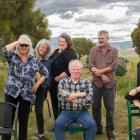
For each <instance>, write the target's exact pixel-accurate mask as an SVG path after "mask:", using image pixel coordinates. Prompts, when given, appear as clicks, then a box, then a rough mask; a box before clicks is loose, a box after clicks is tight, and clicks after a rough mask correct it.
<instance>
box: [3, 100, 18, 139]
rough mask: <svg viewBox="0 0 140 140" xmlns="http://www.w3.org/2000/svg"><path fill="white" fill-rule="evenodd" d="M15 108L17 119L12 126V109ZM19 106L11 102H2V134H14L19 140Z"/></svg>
mask: <svg viewBox="0 0 140 140" xmlns="http://www.w3.org/2000/svg"><path fill="white" fill-rule="evenodd" d="M13 108H15V110H16V111H15V121H14V127H12V109H13ZM17 118H18V109H17V107H16V106H15V105H14V104H12V103H9V102H0V135H13V136H14V140H17Z"/></svg>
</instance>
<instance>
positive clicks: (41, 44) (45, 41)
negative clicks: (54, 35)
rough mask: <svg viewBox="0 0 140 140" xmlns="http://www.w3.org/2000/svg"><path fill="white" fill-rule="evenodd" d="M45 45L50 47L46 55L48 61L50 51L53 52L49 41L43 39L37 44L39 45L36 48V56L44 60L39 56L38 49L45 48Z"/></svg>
mask: <svg viewBox="0 0 140 140" xmlns="http://www.w3.org/2000/svg"><path fill="white" fill-rule="evenodd" d="M43 45H47V46H48V50H47V53H46V55H45V59H47V58H48V54H49V52H50V50H51V47H50V41H49V40H47V39H41V40H40V41H38V43H37V45H36V47H35V54H36V56H37V57H38V58H42V57H41V56H40V55H39V53H38V48H39V47H40V46H43Z"/></svg>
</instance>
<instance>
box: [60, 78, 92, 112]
mask: <svg viewBox="0 0 140 140" xmlns="http://www.w3.org/2000/svg"><path fill="white" fill-rule="evenodd" d="M73 92H85V93H86V96H84V97H78V103H76V102H70V101H68V97H69V95H71V94H72V93H73ZM58 100H59V108H60V109H62V110H69V111H86V110H87V109H88V108H89V105H90V103H91V102H92V100H93V88H92V84H91V82H90V81H89V80H86V79H83V78H80V80H79V82H78V83H73V82H72V80H71V78H70V77H68V78H65V79H63V80H61V81H60V82H59V85H58Z"/></svg>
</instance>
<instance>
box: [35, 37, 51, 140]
mask: <svg viewBox="0 0 140 140" xmlns="http://www.w3.org/2000/svg"><path fill="white" fill-rule="evenodd" d="M49 52H50V41H49V40H46V39H41V40H40V41H39V42H38V43H37V45H36V48H35V55H36V58H38V59H39V60H40V62H41V63H42V64H43V65H44V66H45V67H47V62H48V61H47V59H48V55H49ZM37 75H38V77H40V74H39V73H38V74H37ZM37 79H38V78H37ZM48 79H49V77H48V78H46V79H45V81H44V82H43V83H42V84H41V85H40V86H39V88H38V90H37V92H36V101H35V114H36V121H37V128H38V137H39V139H40V140H47V138H46V137H45V136H44V118H43V102H44V100H45V98H46V95H47V90H48Z"/></svg>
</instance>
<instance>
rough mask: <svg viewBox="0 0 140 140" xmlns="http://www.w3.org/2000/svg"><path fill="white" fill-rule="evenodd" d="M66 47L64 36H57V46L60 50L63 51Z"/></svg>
mask: <svg viewBox="0 0 140 140" xmlns="http://www.w3.org/2000/svg"><path fill="white" fill-rule="evenodd" d="M67 47H68V43H67V41H66V39H65V38H63V37H59V38H58V48H59V50H60V51H64V50H65V49H66V48H67Z"/></svg>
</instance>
